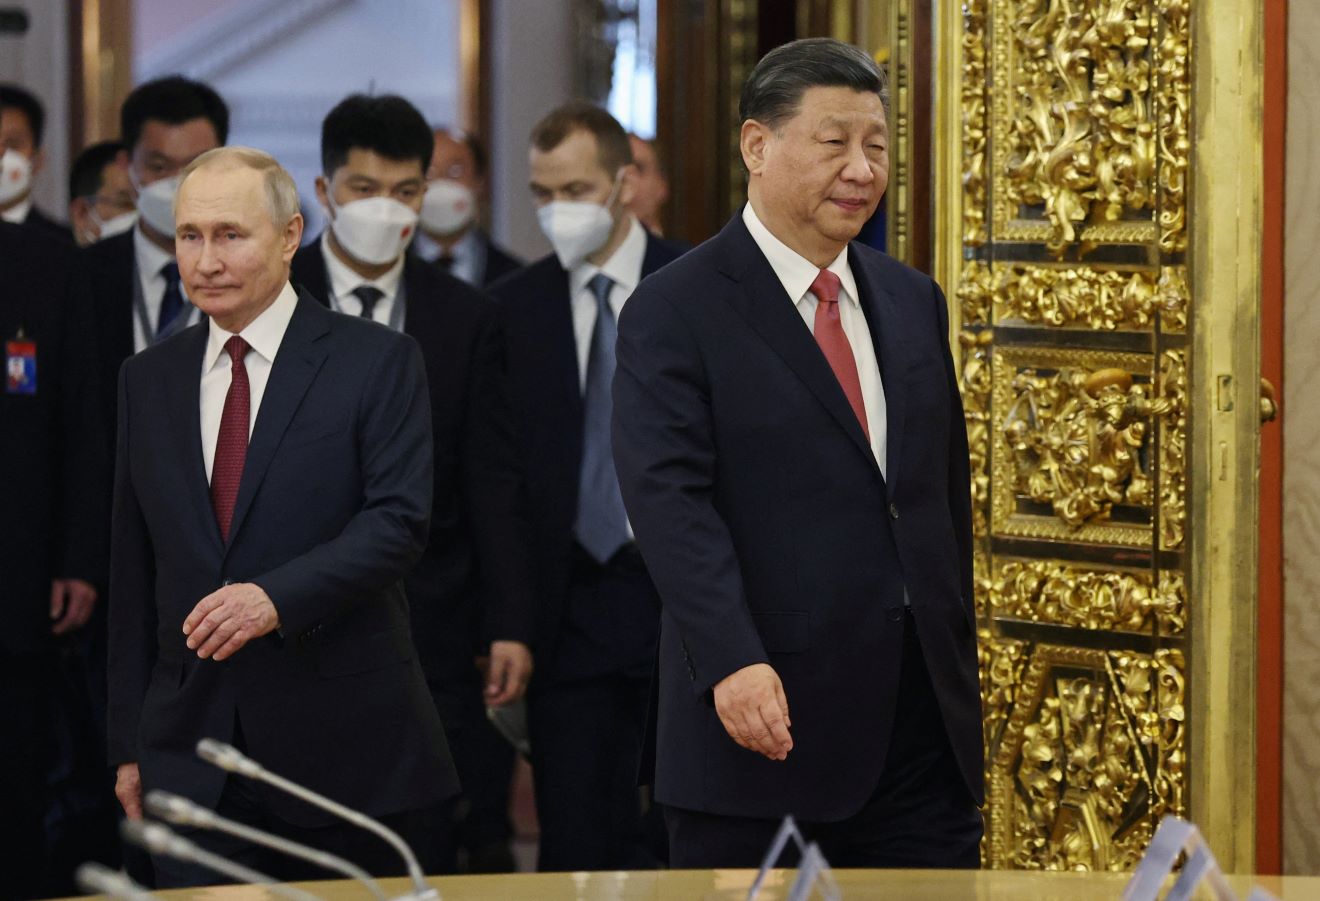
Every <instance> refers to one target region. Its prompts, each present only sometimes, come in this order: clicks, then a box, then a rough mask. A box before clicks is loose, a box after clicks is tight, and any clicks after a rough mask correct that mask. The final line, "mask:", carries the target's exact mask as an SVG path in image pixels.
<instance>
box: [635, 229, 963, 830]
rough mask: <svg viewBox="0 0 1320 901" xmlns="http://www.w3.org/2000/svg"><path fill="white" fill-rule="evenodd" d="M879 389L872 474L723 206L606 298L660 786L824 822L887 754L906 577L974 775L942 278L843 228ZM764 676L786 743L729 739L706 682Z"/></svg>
mask: <svg viewBox="0 0 1320 901" xmlns="http://www.w3.org/2000/svg"><path fill="white" fill-rule="evenodd" d="M849 262H850V264H851V267H852V271H853V274H854V276H855V277H856V280H857V284H858V289H859V292H860V294H861V298H860V300H861V302H862V306H863V309H864V310H865V312H866V318H867V322H868V324H869V326H870V328H871V332H872V336H873V340H874V343H875V348H876V351H877V356H878V357H879V360H880V368H881V376H882V379H883V383H884V390H885V399H886V401H887V407H888V459H887V461H886V473H885V475H882V474H881V470H880V468H879V466H877V464H876V461H875V458H874V455H873V454H872V452H871V449H870V446H869V445H868V443H867V441H866V438H865V436H864V434H863V432H862V429H861V427H860V425H859V424H858V422H857V419H856V417H855V416H854V415H853V413H852V410H851V408H850V407H849V405H848V401H847V399H846V398H845V396H844V394H843V390H842V389H841V388H840V386H839V383H838V381H837V379H836V378H835V376H834V374H833V372H832V371H831V369H830V367H829V364H828V363H827V362H826V360H825V357H824V355H823V354H822V353H821V352H820V349H819V347H818V345H817V344H816V342H815V339H814V338H813V337H812V335H811V332H810V330H809V329H808V328H807V326H806V324H805V323H804V322H803V321H802V318H801V316H800V314H799V313H798V311H797V309H796V308H795V307H794V304H793V299H791V298H789V297H788V295H787V294H786V292H785V291H784V289H783V286H782V284H781V283H780V281H779V279H778V278H777V277H776V275H775V273H774V270H773V269H772V268H771V266H770V264H769V262H768V261H767V260H766V259H765V256H764V255H763V254H762V253H761V251H760V249H759V248H758V247H757V246H756V243H755V242H754V241H753V239H752V237H751V235H750V233H749V232H748V231H747V228H746V226H745V225H744V224H743V221H742V218H741V216H740V215H739V216H737V217H735V218H734V220H733V221H732V222H730V224H729V225H728V226H726V227H725V229H724V230H723V231H722V232H721V233H720V234H719V235H718V236H716V237H715V238H713V239H711V240H710V241H707V242H706V243H705V244H703V245H701V246H700V247H698V248H697V249H696V250H694V251H692V252H691V253H689V254H687V255H685V256H684V257H683V258H682V259H680V260H679V261H678V262H676V263H674V264H672V265H670V266H668V267H666V268H665V270H664V271H663V272H661V273H659V274H657V275H656V276H655V277H653V278H650V279H648V280H647V281H646V282H644V283H643V284H642V285H641V287H639V288H638V290H637V292H636V294H634V295H633V297H632V299H631V300H630V301H629V303H628V306H627V307H625V308H624V311H623V313H622V315H621V316H620V320H619V344H618V371H617V374H616V376H615V382H614V456H615V462H616V464H617V467H618V472H619V481H620V484H621V486H622V489H623V497H624V501H625V504H626V505H627V508H628V515H629V517H630V518H631V521H632V523H633V527H634V530H635V531H636V533H637V541H638V545H639V546H640V548H641V550H642V555H643V557H644V558H645V559H646V563H647V567H648V568H649V570H650V572H651V575H652V578H653V579H654V580H655V583H656V587H657V588H658V589H659V591H660V596H661V601H662V605H663V613H662V618H661V638H660V657H659V711H658V724H657V728H658V743H657V749H656V753H657V760H656V798H657V800H659V801H661V802H663V803H666V804H670V805H674V806H677V807H682V808H686V809H690V810H697V811H706V812H710V813H716V814H724V815H734V816H752V817H779V816H782V815H784V814H789V813H791V814H793V815H794V816H797V817H799V818H800V819H804V820H816V821H837V820H841V819H844V818H846V817H848V816H850V815H852V814H853V813H855V812H857V811H858V810H860V809H861V807H862V806H863V805H864V804H865V803H866V801H867V800H868V799H869V797H870V796H871V793H872V791H873V790H874V788H875V786H876V784H877V782H878V780H879V777H880V774H881V771H882V769H883V767H884V765H885V754H886V750H887V748H888V746H889V733H890V725H891V723H892V720H893V711H894V705H895V693H896V689H897V686H898V670H899V663H900V660H901V641H902V619H903V615H902V607H903V595H904V588H905V587H906V589H907V591H908V593H909V594H910V596H911V602H912V612H913V616H914V617H915V621H916V625H917V631H918V633H919V635H920V638H921V645H922V649H923V651H924V654H925V658H926V661H927V663H928V666H929V669H930V673H931V679H932V682H933V683H934V688H935V691H936V693H937V694H938V696H939V699H940V707H941V711H942V712H943V715H944V721H945V725H946V726H947V728H948V732H949V736H950V739H951V742H952V745H953V748H954V751H955V753H956V755H957V758H958V762H959V765H960V768H961V770H962V772H963V775H964V777H965V778H966V781H967V784H968V787H969V789H970V790H971V793H972V794H973V796H975V797H976V798H977V799H980V798H981V797H982V794H983V789H982V739H981V715H980V694H979V690H978V685H977V661H976V639H975V628H974V626H975V623H974V618H973V610H972V593H971V587H972V573H971V516H970V497H969V489H968V458H967V439H966V432H965V428H964V424H963V416H962V407H961V402H960V399H959V394H958V387H957V382H956V380H955V377H954V370H953V363H952V359H951V357H950V353H949V348H948V319H947V312H946V309H945V301H944V297H943V295H942V294H941V293H940V290H939V288H938V287H937V286H936V285H935V283H934V282H932V281H931V280H930V279H929V278H927V277H926V276H924V275H922V274H920V273H918V272H916V271H914V270H912V269H909V268H907V267H906V266H903V265H901V264H899V263H897V262H896V261H894V260H892V259H890V258H889V257H887V256H885V255H884V254H882V253H880V252H878V251H874V250H871V249H869V248H866V247H863V246H861V245H859V244H856V243H854V244H852V245H851V246H850V248H849ZM754 663H769V664H771V665H772V666H773V667H774V668H775V670H776V671H777V672H778V673H779V675H780V677H781V678H782V679H783V683H784V691H785V694H786V696H787V699H788V705H789V713H790V717H791V719H792V723H793V725H792V733H793V739H794V748H793V750H792V751H791V752H790V753H789V755H788V759H787V761H785V762H774V761H770V760H768V759H766V758H764V757H762V756H760V755H759V754H756V753H753V752H751V751H747V750H744V749H743V748H740V747H738V746H737V745H736V744H735V743H734V742H733V740H732V739H731V738H729V736H728V735H727V734H726V732H725V730H724V727H723V725H721V723H720V721H719V718H718V716H717V714H716V712H715V709H714V706H713V704H712V703H711V699H710V693H711V689H712V687H713V686H714V685H715V684H716V683H717V682H719V681H720V680H721V679H723V678H724V677H725V676H727V675H729V674H730V673H733V672H734V671H736V670H738V669H740V668H742V667H745V666H748V665H750V664H754Z"/></svg>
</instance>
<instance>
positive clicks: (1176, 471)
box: [1159, 350, 1187, 550]
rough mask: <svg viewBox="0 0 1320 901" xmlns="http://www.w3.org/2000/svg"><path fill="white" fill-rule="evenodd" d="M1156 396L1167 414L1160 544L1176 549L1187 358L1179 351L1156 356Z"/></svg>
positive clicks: (1181, 530) (1183, 502)
mask: <svg viewBox="0 0 1320 901" xmlns="http://www.w3.org/2000/svg"><path fill="white" fill-rule="evenodd" d="M1159 395H1160V397H1161V398H1163V399H1165V400H1166V401H1167V402H1168V403H1169V405H1170V407H1171V414H1170V415H1168V416H1165V417H1164V418H1163V419H1162V420H1161V425H1160V441H1159V446H1160V454H1159V460H1160V503H1159V521H1160V529H1159V531H1160V547H1161V548H1164V549H1165V550H1178V549H1181V548H1182V546H1183V538H1184V536H1185V535H1186V529H1187V358H1186V354H1185V353H1184V352H1183V351H1181V350H1168V351H1165V352H1164V353H1163V354H1161V355H1160V374H1159Z"/></svg>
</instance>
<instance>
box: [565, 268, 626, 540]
mask: <svg viewBox="0 0 1320 901" xmlns="http://www.w3.org/2000/svg"><path fill="white" fill-rule="evenodd" d="M587 287H588V288H590V289H591V293H592V294H594V295H595V296H596V327H595V328H594V329H593V330H592V332H591V350H590V351H589V352H588V354H587V386H586V390H585V391H584V392H583V395H582V407H583V413H584V415H583V428H582V471H581V474H580V476H579V478H578V507H577V521H576V522H575V523H574V525H573V534H574V535H576V536H577V540H578V544H580V545H582V547H583V548H584V549H585V550H586V552H587V553H588V554H590V555H591V556H592V557H593V558H595V559H596V560H597V561H598V562H600V563H606V562H608V561H609V559H610V558H611V557H613V556H614V555H615V553H616V552H618V550H619V548H621V547H623V546H624V545H625V544H627V543H628V514H627V512H625V511H624V509H623V496H622V495H621V494H620V493H619V477H618V475H617V474H616V473H615V472H614V454H613V452H612V451H611V449H610V413H611V410H612V409H613V406H614V405H613V401H612V400H611V398H610V384H611V383H612V382H613V381H614V342H615V339H616V338H618V335H619V329H618V327H617V326H616V325H615V322H614V310H613V309H611V308H610V289H611V288H613V287H614V282H612V281H611V280H610V278H609V277H608V276H606V275H605V274H604V273H600V274H598V275H596V276H595V277H594V278H593V279H592V280H591V281H590V282H588V283H587Z"/></svg>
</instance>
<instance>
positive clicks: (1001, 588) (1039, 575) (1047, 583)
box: [990, 558, 1186, 635]
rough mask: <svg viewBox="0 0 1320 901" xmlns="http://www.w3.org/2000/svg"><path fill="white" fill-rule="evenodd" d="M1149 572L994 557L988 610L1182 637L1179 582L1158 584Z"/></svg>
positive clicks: (1063, 623)
mask: <svg viewBox="0 0 1320 901" xmlns="http://www.w3.org/2000/svg"><path fill="white" fill-rule="evenodd" d="M1154 581H1155V580H1154V577H1153V576H1152V574H1151V571H1150V570H1149V569H1146V570H1120V569H1096V568H1091V567H1085V566H1080V565H1074V564H1070V563H1062V562H1059V561H1054V560H1026V559H1014V558H996V559H995V563H994V576H993V578H992V580H991V585H990V605H991V610H992V611H993V613H994V615H995V616H997V617H1012V618H1016V619H1021V620H1027V621H1030V622H1038V623H1047V624H1050V625H1059V626H1072V627H1075V628H1080V629H1091V630H1104V631H1121V632H1138V633H1150V632H1151V631H1152V628H1153V627H1155V626H1156V625H1158V627H1159V630H1160V633H1161V634H1163V635H1176V634H1181V632H1182V631H1183V628H1184V626H1185V620H1186V616H1185V608H1184V600H1183V598H1182V595H1181V590H1180V589H1181V582H1179V584H1178V585H1176V586H1175V585H1172V584H1170V583H1167V582H1165V581H1163V580H1162V581H1161V583H1160V585H1159V587H1158V588H1156V586H1155V584H1154Z"/></svg>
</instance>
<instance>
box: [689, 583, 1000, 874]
mask: <svg viewBox="0 0 1320 901" xmlns="http://www.w3.org/2000/svg"><path fill="white" fill-rule="evenodd" d="M788 703H789V709H790V711H791V710H792V705H793V698H792V695H791V694H790V695H789V698H788ZM729 740H730V741H732V740H733V739H729ZM749 753H750V752H749ZM789 753H790V755H791V753H792V752H789ZM664 816H665V823H666V825H667V826H668V829H669V855H670V865H671V866H673V867H674V868H676V869H709V868H712V867H759V866H760V865H761V862H762V858H763V857H764V856H765V853H766V851H767V850H768V849H769V847H770V843H771V841H773V840H774V837H775V833H776V832H777V831H778V830H779V826H780V822H779V821H776V820H765V819H758V818H751V817H737V816H722V815H718V814H711V813H702V812H698V811H692V810H684V809H681V808H677V807H668V806H667V807H665V809H664ZM798 826H799V828H800V829H801V831H802V833H803V836H804V837H805V838H806V839H807V841H815V842H817V843H819V845H820V848H821V852H822V853H823V854H824V855H825V859H826V860H827V861H828V862H829V864H830V866H832V867H867V868H923V869H924V868H933V869H976V868H977V867H979V866H980V861H981V856H980V844H981V836H982V834H983V832H984V821H983V820H982V817H981V812H980V810H979V809H978V808H977V805H976V802H975V800H974V799H973V798H972V794H971V792H970V791H969V790H968V788H967V783H966V782H965V781H964V779H963V776H962V773H961V771H960V770H959V769H958V762H957V759H956V758H955V757H954V756H953V749H952V746H951V745H950V743H949V738H948V734H947V732H946V731H945V728H944V722H943V719H942V717H941V714H940V706H939V699H938V698H937V697H936V696H935V691H934V689H933V688H932V687H931V682H930V676H929V675H928V673H927V669H926V662H925V658H924V656H923V655H922V651H921V642H920V641H919V640H918V638H917V630H916V624H915V622H914V620H913V618H912V612H911V610H910V609H908V610H907V611H906V613H905V616H904V618H903V664H902V672H901V675H900V676H899V688H898V704H897V708H896V710H895V714H894V727H893V732H892V737H891V739H890V744H889V752H888V754H887V755H886V757H885V767H884V770H883V771H882V772H881V774H880V780H879V782H878V783H877V785H876V786H875V789H874V791H873V792H872V793H871V796H870V798H869V799H868V800H867V801H866V803H865V805H863V807H862V809H861V810H860V811H858V812H857V813H855V814H853V815H852V816H850V817H848V818H847V819H845V820H842V821H839V822H836V823H812V822H800V823H799V824H798ZM797 857H798V851H797V848H796V847H795V846H792V845H791V843H790V848H789V850H786V851H785V853H784V857H783V858H782V859H781V864H780V865H782V866H793V865H795V864H796V861H797Z"/></svg>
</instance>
